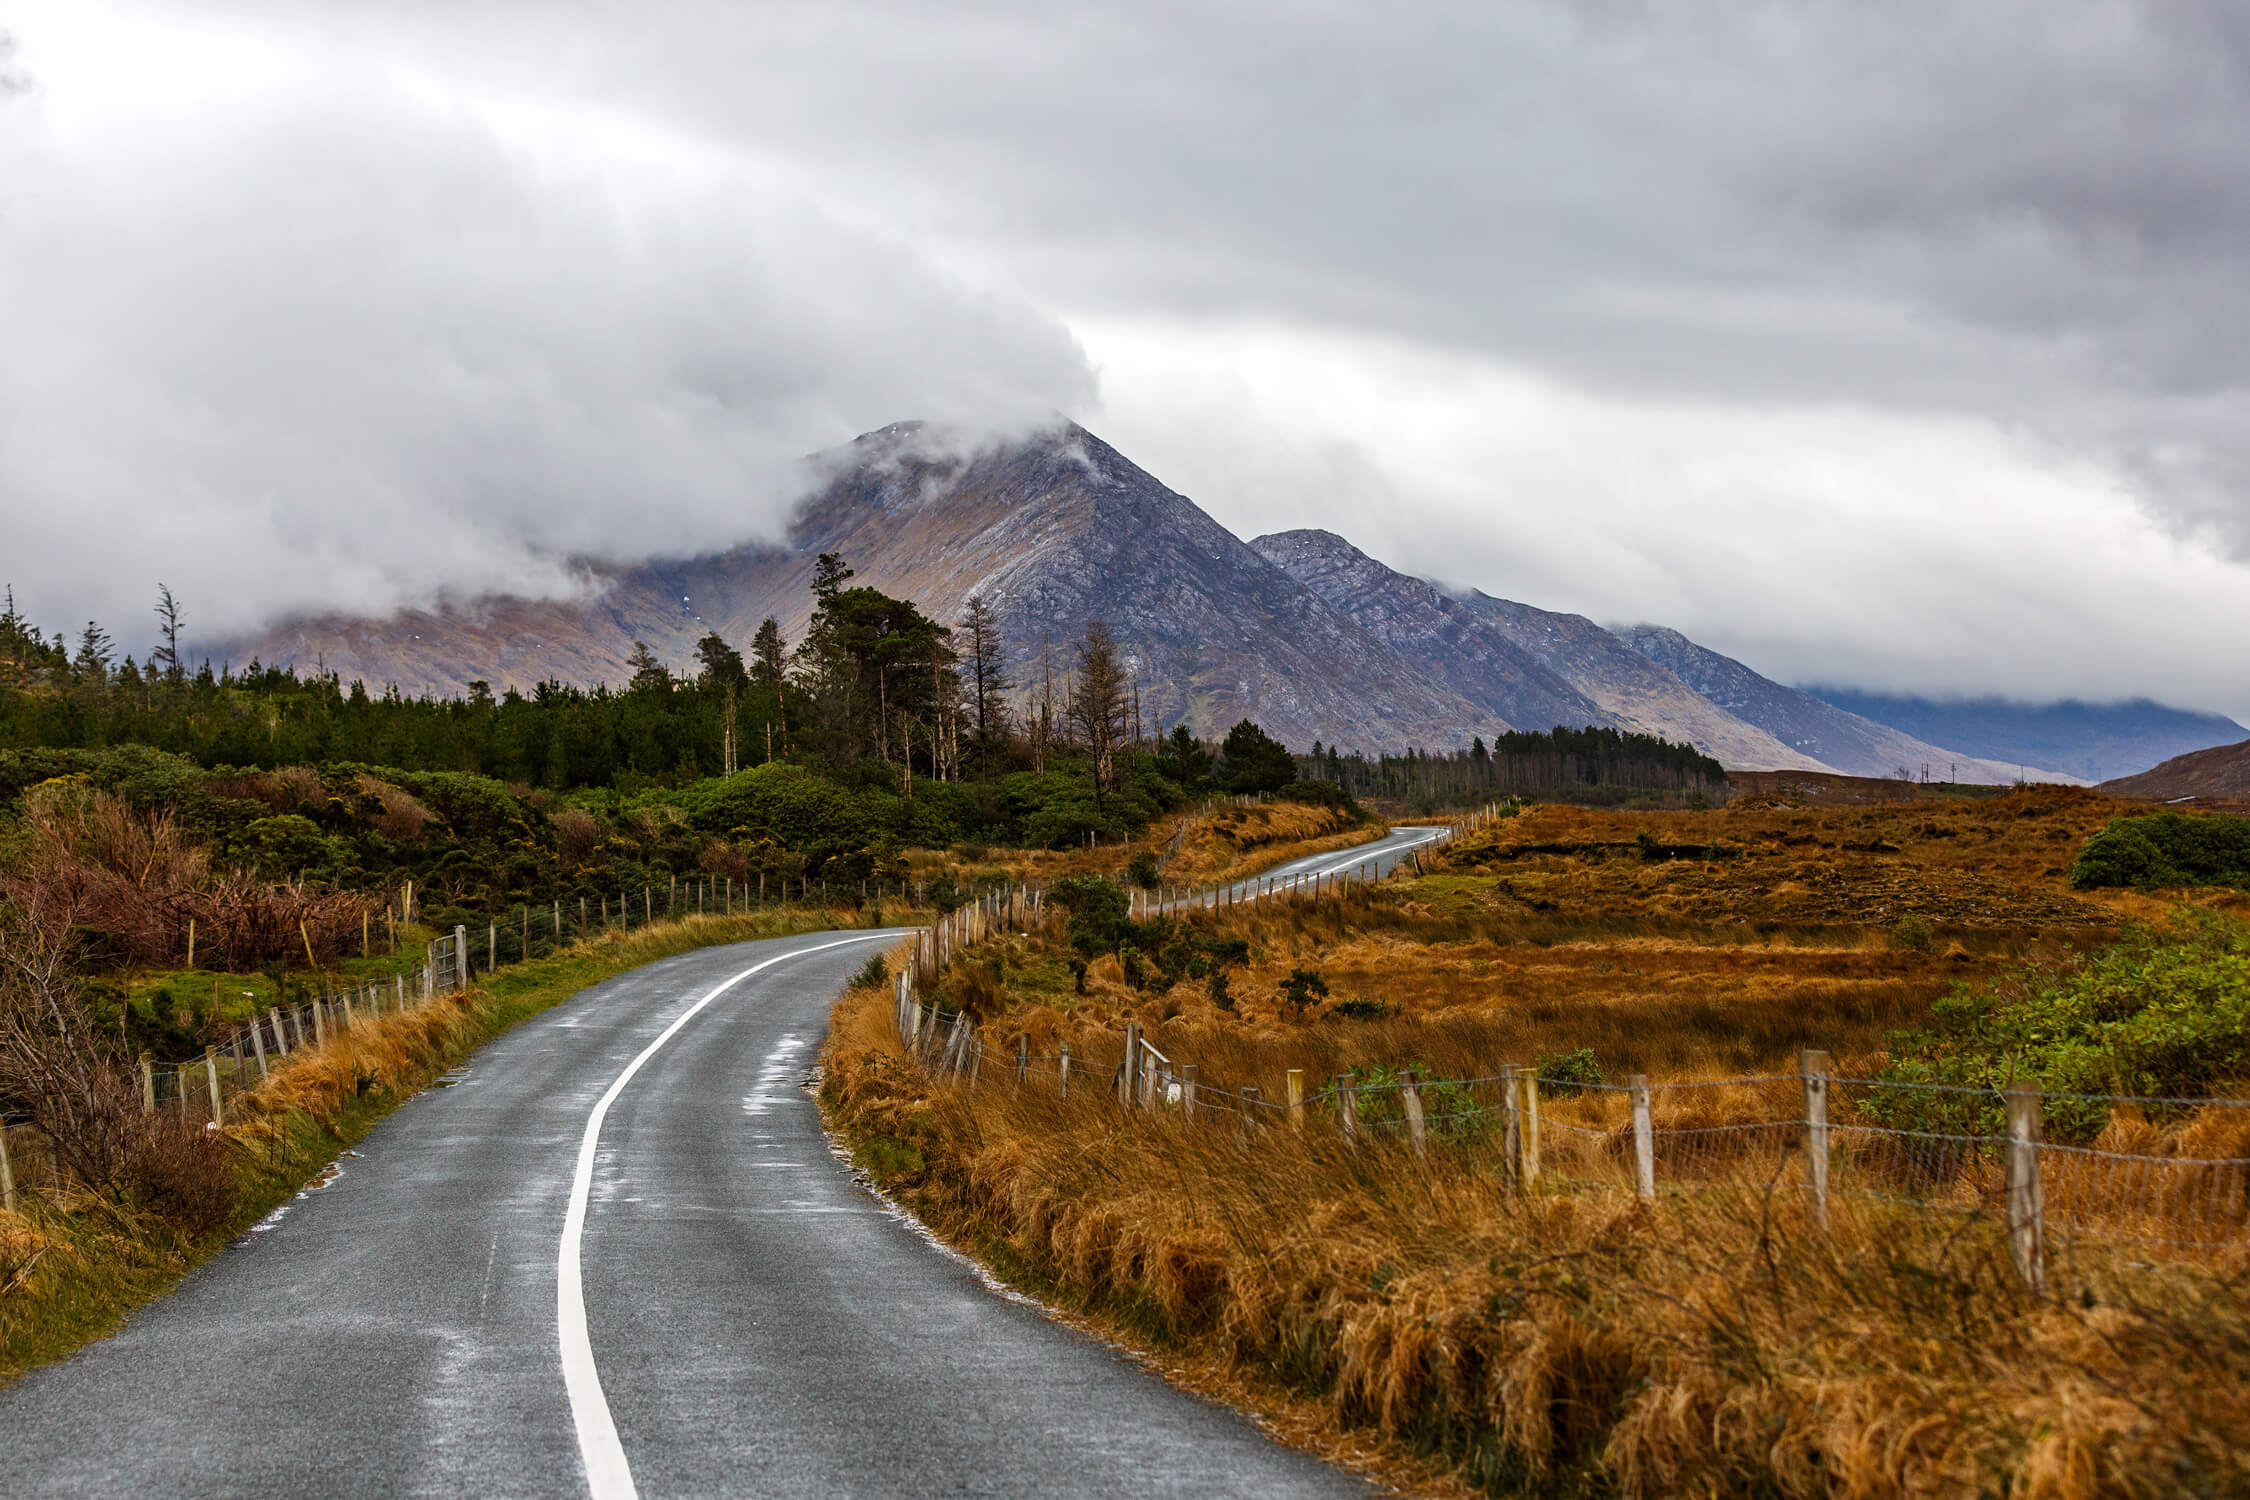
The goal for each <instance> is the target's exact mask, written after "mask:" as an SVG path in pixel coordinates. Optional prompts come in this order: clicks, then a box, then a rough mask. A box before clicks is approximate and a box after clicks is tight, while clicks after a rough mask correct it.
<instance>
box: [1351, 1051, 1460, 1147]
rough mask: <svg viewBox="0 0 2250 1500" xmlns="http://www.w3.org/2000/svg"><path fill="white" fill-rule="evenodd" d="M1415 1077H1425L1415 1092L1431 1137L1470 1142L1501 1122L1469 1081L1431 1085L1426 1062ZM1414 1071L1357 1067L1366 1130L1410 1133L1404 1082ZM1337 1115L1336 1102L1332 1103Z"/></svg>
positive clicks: (1359, 1110) (1357, 1103) (1356, 1103)
mask: <svg viewBox="0 0 2250 1500" xmlns="http://www.w3.org/2000/svg"><path fill="white" fill-rule="evenodd" d="M1412 1070H1413V1072H1414V1073H1415V1075H1416V1076H1417V1077H1418V1078H1420V1079H1422V1080H1424V1081H1423V1082H1420V1083H1418V1084H1416V1085H1415V1089H1414V1092H1415V1093H1417V1094H1419V1095H1420V1096H1421V1099H1422V1119H1423V1122H1424V1128H1425V1129H1426V1130H1427V1131H1428V1133H1429V1134H1430V1136H1431V1137H1432V1138H1434V1139H1436V1140H1441V1141H1467V1140H1473V1139H1476V1138H1478V1137H1481V1136H1484V1135H1487V1134H1489V1133H1490V1132H1491V1131H1492V1130H1493V1128H1494V1126H1495V1124H1496V1121H1495V1119H1494V1117H1493V1114H1492V1112H1491V1111H1489V1110H1487V1109H1486V1108H1485V1107H1484V1106H1483V1105H1482V1104H1480V1103H1478V1102H1477V1098H1476V1096H1475V1095H1474V1094H1472V1093H1470V1092H1469V1089H1468V1087H1467V1086H1466V1085H1464V1084H1458V1083H1431V1082H1428V1081H1427V1080H1428V1079H1429V1076H1430V1070H1429V1069H1428V1068H1426V1067H1423V1066H1421V1065H1420V1064H1414V1065H1412ZM1407 1071H1408V1065H1406V1064H1391V1063H1368V1064H1366V1065H1365V1066H1363V1067H1360V1068H1358V1069H1355V1070H1354V1072H1353V1074H1352V1082H1353V1084H1354V1085H1355V1094H1354V1098H1353V1103H1352V1107H1353V1112H1354V1113H1355V1114H1357V1115H1358V1117H1359V1123H1360V1127H1361V1128H1362V1129H1363V1130H1383V1131H1387V1132H1395V1133H1396V1134H1397V1135H1398V1136H1400V1137H1401V1138H1404V1136H1405V1133H1406V1132H1405V1125H1406V1097H1405V1094H1404V1091H1403V1090H1401V1089H1400V1088H1399V1087H1398V1085H1399V1082H1400V1079H1401V1077H1402V1076H1403V1075H1404V1074H1405V1073H1406V1072H1407ZM1328 1109H1329V1112H1330V1113H1331V1114H1333V1113H1334V1111H1335V1105H1334V1104H1333V1103H1330V1104H1329V1105H1328Z"/></svg>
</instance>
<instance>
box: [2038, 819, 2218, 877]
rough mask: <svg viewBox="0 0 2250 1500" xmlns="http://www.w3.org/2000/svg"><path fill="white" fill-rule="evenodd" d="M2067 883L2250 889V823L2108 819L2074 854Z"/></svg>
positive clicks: (2211, 820)
mask: <svg viewBox="0 0 2250 1500" xmlns="http://www.w3.org/2000/svg"><path fill="white" fill-rule="evenodd" d="M2070 883H2071V884H2072V885H2074V886H2077V887H2079V888H2080V889H2082V890H2083V889H2087V888H2089V887H2095V886H2172V885H2226V886H2233V887H2235V888H2236V889H2237V890H2250V818H2238V817H2234V816H2232V815H2229V814H2225V813H2205V814H2198V813H2176V812H2166V813H2148V814H2144V815H2142V816H2140V817H2133V818H2116V819H2112V820H2111V822H2110V824H2109V826H2108V827H2106V828H2103V829H2102V830H2101V831H2100V832H2098V833H2096V834H2095V835H2094V836H2093V837H2092V838H2089V839H2088V840H2086V845H2085V847H2084V848H2082V849H2080V850H2079V851H2078V858H2077V859H2076V860H2074V861H2072V863H2071V866H2070Z"/></svg>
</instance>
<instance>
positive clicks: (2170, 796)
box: [2101, 740, 2250, 802]
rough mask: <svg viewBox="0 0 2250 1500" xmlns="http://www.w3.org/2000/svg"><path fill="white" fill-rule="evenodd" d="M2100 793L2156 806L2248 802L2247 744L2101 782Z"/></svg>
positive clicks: (2188, 756)
mask: <svg viewBox="0 0 2250 1500" xmlns="http://www.w3.org/2000/svg"><path fill="white" fill-rule="evenodd" d="M2101 789H2102V790H2103V791H2105V792H2108V793H2110V794H2111V795H2113V796H2118V797H2147V798H2150V799H2152V800H2154V801H2157V802H2189V801H2194V802H2214V801H2226V800H2244V799H2250V740H2243V741H2242V742H2240V743H2239V744H2233V745H2215V746H2212V747H2211V748H2210V749H2207V750H2191V751H2189V752H2188V753H2187V754H2186V755H2176V756H2174V757H2173V758H2172V759H2170V760H2168V761H2166V762H2164V764H2162V765H2160V766H2156V767H2153V768H2151V769H2149V770H2146V771H2142V772H2141V773H2139V774H2138V775H2134V776H2120V777H2118V778H2117V779H2115V780H2114V781H2105V782H2103V783H2102V785H2101Z"/></svg>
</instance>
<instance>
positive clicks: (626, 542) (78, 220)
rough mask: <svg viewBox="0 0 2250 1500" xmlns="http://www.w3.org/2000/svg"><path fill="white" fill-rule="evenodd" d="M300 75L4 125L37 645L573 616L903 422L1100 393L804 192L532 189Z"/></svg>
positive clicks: (15, 423) (480, 135)
mask: <svg viewBox="0 0 2250 1500" xmlns="http://www.w3.org/2000/svg"><path fill="white" fill-rule="evenodd" d="M32 40H33V41H34V42H35V41H36V38H33V39H32ZM27 56H28V61H29V63H30V64H31V66H32V68H33V69H34V73H35V76H36V69H37V63H38V56H37V49H36V47H35V46H32V47H28V48H27ZM309 62H310V63H311V68H310V71H309V72H308V73H307V74H306V76H303V77H300V78H297V79H295V80H293V81H292V82H290V83H289V84H287V85H286V86H284V87H281V88H279V89H273V90H265V91H253V92H252V93H251V94H250V95H249V96H248V97H245V98H242V99H239V100H234V101H230V102H228V103H226V104H224V105H220V106H216V107H212V108H199V109H197V110H195V111H193V112H192V118H184V119H180V120H176V121H172V122H168V123H170V124H173V125H175V126H177V131H176V133H174V134H172V135H170V136H169V137H168V138H166V139H162V140H160V141H159V140H151V139H146V138H125V139H111V138H103V137H101V136H99V135H98V134H96V133H90V132H87V131H85V130H83V129H73V128H71V127H70V126H69V124H68V122H67V121H66V120H60V119H57V118H52V117H50V112H49V109H48V106H49V105H50V104H52V105H55V106H61V105H62V104H64V103H66V102H67V101H65V100H63V99H61V98H56V99H53V100H48V99H44V98H42V97H41V95H42V94H44V93H46V92H47V91H48V90H49V89H50V88H61V87H63V86H64V84H63V82H62V81H49V80H46V79H41V80H40V85H39V88H38V89H37V90H35V91H34V92H33V93H32V94H31V95H30V96H29V97H27V98H26V99H24V100H20V101H18V103H17V104H16V106H14V107H13V108H12V109H11V110H10V111H9V112H8V113H7V114H6V115H0V131H5V132H6V137H5V139H4V140H0V148H4V149H5V151H6V153H7V154H6V157H5V160H6V163H7V168H8V175H9V179H10V196H9V202H8V206H7V208H6V211H5V212H6V217H5V220H4V222H0V326H4V327H6V328H7V329H8V336H7V338H6V339H5V340H0V423H4V424H5V428H6V433H5V440H4V441H0V494H5V495H6V497H7V502H6V504H7V509H8V511H9V523H10V524H9V528H8V529H9V530H10V532H11V533H12V537H11V541H10V544H9V546H8V547H7V548H6V551H7V552H8V553H9V558H8V560H7V562H6V563H5V565H4V566H0V571H4V572H6V573H7V574H8V575H9V576H10V577H11V578H12V579H13V582H14V584H15V586H16V590H17V594H18V597H19V600H21V601H22V602H24V603H25V604H26V605H27V607H29V608H30V609H31V610H32V611H33V612H34V613H35V615H36V616H38V617H39V618H42V619H57V618H61V617H63V616H65V615H68V614H70V613H72V612H74V611H83V610H92V611H95V612H97V613H99V614H101V615H102V616H104V617H105V618H108V619H111V620H113V621H115V622H117V624H118V625H119V626H120V627H121V629H122V632H123V633H124V634H125V635H126V638H127V639H128V640H134V639H138V638H139V637H140V636H141V635H142V633H143V630H142V624H143V621H144V620H145V610H146V598H147V595H148V594H149V593H151V592H152V591H153V585H154V580H155V579H157V578H159V577H161V578H163V579H165V580H166V581H168V582H170V583H171V584H173V585H174V586H175V587H176V588H178V589H180V590H181V592H182V593H183V595H184V596H185V597H186V598H187V599H188V601H189V605H190V608H191V610H193V611H194V613H195V622H196V624H197V625H198V626H199V627H200V628H201V629H203V630H207V631H225V630H228V629H230V628H234V627H240V626H245V625H249V624H252V623H254V622H255V621H256V620H257V618H259V617H260V616H261V615H264V614H266V613H269V612H272V611H276V610H288V609H315V608H323V607H343V608H364V609H383V608H388V607H391V606H393V605H395V604H397V603H399V602H402V601H404V600H409V599H426V598H428V597H430V596H431V595H433V594H436V593H440V592H467V591H474V590H478V589H487V588H514V589H524V590H527V591H531V592H547V591H554V590H559V589H568V588H571V587H574V586H575V585H576V570H575V569H574V567H573V566H572V564H571V559H572V558H574V557H576V556H579V555H599V556H603V557H634V556H648V555H660V554H664V553H670V552H684V551H690V550H697V549H705V548H711V547H717V546H724V545H729V544H732V543H736V542H739V541H742V540H746V539H748V538H751V537H754V536H756V535H759V534H762V533H770V532H772V531H773V530H775V529H776V527H777V525H778V523H779V521H780V519H781V517H782V515H783V513H784V512H785V510H786V507H787V505H788V503H789V501H790V500H791V499H792V498H793V496H794V494H795V493H796V492H797V488H798V477H799V476H798V475H797V472H796V469H795V460H796V459H797V458H798V456H799V455H801V454H803V453H804V452H806V451H807V450H808V449H809V448H811V447H813V446H816V445H820V444H825V443H828V442H833V441H836V440H838V439H841V438H844V437H848V436H850V435H851V434H853V433H855V432H858V431H861V430H864V429H865V428H868V427H871V426H875V425H878V424H879V423H881V422H883V421H885V420H888V419H890V418H891V417H894V416H896V415H898V414H900V413H901V412H915V413H919V414H924V415H928V416H933V417H938V418H945V419H952V420H956V421H962V422H977V423H986V424H991V423H1001V424H1008V423H1020V422H1025V421H1040V420H1047V419H1050V418H1051V417H1052V415H1053V413H1054V412H1055V411H1056V410H1057V409H1077V408H1080V407H1083V406H1084V405H1085V404H1086V403H1087V402H1088V401H1090V399H1091V397H1092V389H1093V386H1092V376H1091V373H1090V372H1089V370H1088V369H1087V366H1086V363H1085V360H1084V357H1083V355H1082V354H1081V353H1080V351H1079V350H1078V348H1077V346H1076V344H1075V342H1074V341H1073V340H1072V339H1071V337H1070V336H1069V334H1068V333H1067V331H1066V330H1065V329H1064V328H1063V327H1062V325H1061V324H1059V323H1058V322H1056V321H1055V320H1054V319H1053V318H1052V317H1051V316H1049V315H1047V314H1045V313H1042V312H1039V311H1037V310H1036V309H1034V308H1032V307H1031V306H1030V305H1029V304H1028V303H1026V302H1024V301H1023V300H1022V299H1020V298H1011V297H1007V296H1002V295H998V294H995V293H992V292H990V291H989V290H984V289H980V288H977V287H974V286H971V285H969V284H966V283H964V282H962V281H960V280H959V279H958V278H957V277H955V276H953V275H951V274H949V273H947V272H944V271H942V270H941V269H939V268H937V267H935V266H934V265H933V264H931V263H930V262H928V261H927V259H926V258H925V257H923V256H921V255H919V254H918V253H917V252H915V251H914V250H912V249H911V248H910V247H908V246H906V245H904V244H902V243H900V242H897V241H895V240H891V239H886V238H884V237H881V236H879V235H876V234H874V233H871V232H868V231H865V230H861V229H855V228H851V227H848V226H846V225H844V224H842V223H841V222H839V221H838V220H836V219H835V218H834V217H833V216H831V215H828V214H826V213H824V212H823V211H821V210H820V209H819V208H818V207H817V206H816V205H814V204H813V203H811V202H810V201H808V200H807V199H805V198H804V197H803V196H802V195H801V194H799V193H797V192H795V191H793V190H788V189H785V188H776V187H774V186H772V185H770V184H767V183H761V182H760V181H759V180H757V179H755V178H753V177H750V176H748V175H746V174H739V173H731V172H728V171H724V170H721V171H718V172H715V173H711V172H705V173H703V174H701V175H695V174H683V176H682V180H681V181H679V182H677V183H673V184H670V185H666V184H665V183H664V182H662V181H661V179H660V178H657V177H655V176H654V174H651V175H650V176H647V177H641V178H640V179H639V180H631V178H630V176H629V175H628V174H622V173H620V172H618V171H615V170H610V169H607V168H604V167H602V166H601V165H599V164H596V163H590V162H589V163H585V164H579V163H572V162H567V161H566V162H563V163H560V164H558V163H557V162H556V161H555V160H553V159H552V158H544V159H543V158H541V157H540V156H539V155H538V154H537V153H535V152H533V151H529V150H527V149H526V148H524V147H523V145H522V144H521V143H520V142H518V141H514V140H511V139H509V138H508V137H507V136H506V135H505V134H504V133H501V132H496V131H495V130H493V129H491V128H489V127H488V125H487V123H486V122H484V121H483V120H481V119H480V118H479V117H478V116H477V115H476V114H474V113H472V112H470V111H468V110H465V109H462V108H460V107H457V106H455V105H452V104H449V103H447V102H445V101H443V100H439V101H436V102H433V101H432V100H431V99H430V98H429V97H428V96H427V95H426V94H424V93H420V92H417V91H415V90H413V89H411V88H408V87H403V86H399V85H396V84H394V83H393V82H392V81H391V80H389V79H388V78H386V76H385V74H384V72H383V70H382V69H380V68H378V67H369V68H359V67H356V66H354V65H352V64H351V63H350V62H349V61H347V60H343V59H339V58H338V57H337V56H336V55H335V54H334V53H323V52H313V53H311V54H309ZM621 178H622V179H624V180H621Z"/></svg>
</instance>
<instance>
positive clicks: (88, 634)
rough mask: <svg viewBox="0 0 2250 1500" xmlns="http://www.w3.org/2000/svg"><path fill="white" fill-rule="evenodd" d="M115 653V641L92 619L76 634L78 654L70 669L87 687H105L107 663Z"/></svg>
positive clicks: (106, 682) (107, 678) (107, 677)
mask: <svg viewBox="0 0 2250 1500" xmlns="http://www.w3.org/2000/svg"><path fill="white" fill-rule="evenodd" d="M116 653H117V643H116V642H114V641H112V640H111V639H110V638H109V632H108V631H106V630H104V629H102V628H101V626H99V625H97V624H95V623H94V622H93V621H92V620H88V621H87V622H86V628H85V629H84V630H82V631H80V632H79V634H78V655H77V657H76V658H75V659H74V660H73V661H72V662H71V664H70V669H71V671H72V673H73V674H75V675H76V676H77V678H78V680H79V681H80V682H82V683H84V684H85V685H86V686H88V687H106V686H107V685H108V684H109V664H110V661H111V659H112V658H113V657H114V656H115V655H116Z"/></svg>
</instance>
